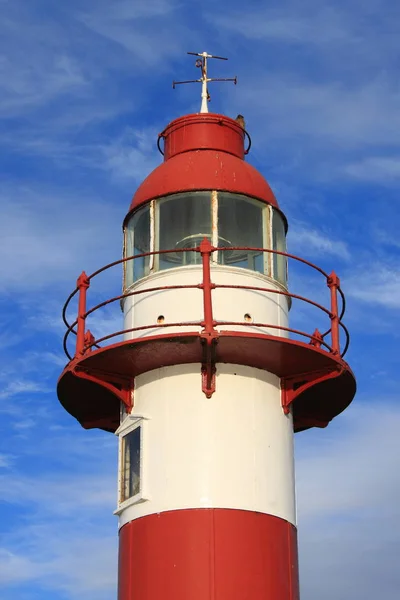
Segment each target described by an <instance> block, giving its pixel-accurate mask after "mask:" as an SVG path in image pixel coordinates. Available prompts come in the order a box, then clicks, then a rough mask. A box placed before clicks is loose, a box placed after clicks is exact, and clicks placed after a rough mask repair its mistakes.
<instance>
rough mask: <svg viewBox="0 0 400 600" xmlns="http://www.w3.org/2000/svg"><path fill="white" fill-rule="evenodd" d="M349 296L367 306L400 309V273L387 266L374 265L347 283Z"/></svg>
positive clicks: (394, 268) (355, 275)
mask: <svg viewBox="0 0 400 600" xmlns="http://www.w3.org/2000/svg"><path fill="white" fill-rule="evenodd" d="M346 290H347V294H348V295H349V296H352V297H353V298H356V299H357V300H360V301H361V302H365V303H366V304H370V305H375V306H382V307H385V308H390V309H398V308H399V307H400V271H399V270H398V269H397V268H396V267H393V269H390V268H389V267H388V265H387V264H372V265H371V266H370V268H368V270H366V271H365V272H361V273H358V274H354V276H353V277H351V279H349V281H347V282H346Z"/></svg>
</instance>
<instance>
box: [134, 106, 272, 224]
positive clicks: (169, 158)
mask: <svg viewBox="0 0 400 600" xmlns="http://www.w3.org/2000/svg"><path fill="white" fill-rule="evenodd" d="M246 135H247V134H246V132H245V131H244V130H243V128H242V127H241V126H240V124H239V123H237V122H236V121H235V120H234V119H230V118H229V117H226V116H224V115H218V114H212V113H207V114H193V115H186V116H184V117H181V118H179V119H176V120H175V121H172V122H171V123H170V124H169V125H168V126H167V127H166V129H165V130H164V131H163V132H162V133H161V134H160V138H159V139H163V140H164V163H163V164H161V165H159V166H158V167H157V168H156V169H154V171H152V172H151V173H150V175H149V176H148V177H147V178H146V179H145V180H144V181H143V182H142V184H141V185H140V186H139V187H138V189H137V190H136V193H135V195H134V196H133V199H132V203H131V206H130V209H129V213H128V215H127V217H126V218H128V216H129V215H130V213H131V212H132V210H134V209H136V208H138V207H139V206H140V205H142V204H144V203H146V202H149V201H150V200H152V199H154V198H159V197H162V196H167V195H169V194H174V193H178V192H185V191H194V190H196V191H198V190H225V191H229V192H232V193H238V194H244V195H246V196H250V197H252V198H257V199H259V200H262V201H264V202H266V203H267V204H271V205H272V206H275V207H276V208H278V209H279V206H278V203H277V200H276V198H275V196H274V194H273V192H272V190H271V188H270V186H269V185H268V183H267V181H266V180H265V179H264V177H263V176H262V175H261V173H259V172H258V171H257V170H256V169H255V168H254V167H252V166H251V165H249V164H248V163H246V162H245V161H244V160H243V158H244V155H245V152H246V151H245V148H244V139H245V136H246Z"/></svg>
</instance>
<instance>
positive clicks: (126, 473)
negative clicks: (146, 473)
mask: <svg viewBox="0 0 400 600" xmlns="http://www.w3.org/2000/svg"><path fill="white" fill-rule="evenodd" d="M141 445H142V428H141V426H140V425H138V426H137V427H135V429H132V430H131V431H129V432H128V433H126V434H125V435H123V436H122V437H121V464H120V478H121V483H120V502H121V503H122V502H125V500H128V499H129V498H133V497H134V496H137V495H138V494H140V492H141V483H142V482H141Z"/></svg>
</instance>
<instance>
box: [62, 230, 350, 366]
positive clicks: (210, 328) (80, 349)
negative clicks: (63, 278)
mask: <svg viewBox="0 0 400 600" xmlns="http://www.w3.org/2000/svg"><path fill="white" fill-rule="evenodd" d="M228 250H229V251H233V250H240V251H249V252H253V253H270V254H276V255H280V256H284V257H286V258H289V259H293V260H295V261H298V262H300V263H303V264H304V265H306V266H308V267H311V268H312V269H314V270H316V271H317V272H319V273H320V274H321V275H323V277H324V278H325V280H326V284H327V286H328V287H329V289H330V307H329V308H326V307H324V306H322V305H321V304H319V303H317V302H315V301H314V300H311V299H309V298H306V297H304V296H301V295H299V294H293V293H291V292H289V291H287V290H285V289H280V288H279V289H276V288H272V287H262V286H246V285H233V284H232V285H229V284H215V283H213V282H212V281H211V261H212V258H211V257H212V255H213V252H224V251H228ZM179 252H197V253H200V255H201V260H202V281H201V283H198V284H194V285H193V284H192V285H168V286H155V287H151V288H146V289H142V290H129V291H127V292H124V293H122V294H120V295H118V296H114V297H112V298H109V299H107V300H105V301H103V302H101V303H99V304H97V305H96V306H93V307H91V308H90V309H89V310H87V306H86V304H87V291H88V289H89V287H90V282H91V281H92V279H94V278H95V277H96V276H98V275H99V274H101V273H103V272H104V271H106V270H108V269H110V268H112V267H114V266H117V265H120V264H124V263H126V262H128V261H133V260H136V259H138V258H143V257H147V256H152V255H161V254H169V253H175V254H176V253H179ZM176 289H199V290H202V292H203V319H202V320H201V321H187V322H179V323H154V324H149V325H143V326H140V327H133V328H129V329H123V330H120V331H117V332H114V333H111V334H109V335H106V336H103V337H101V338H98V339H95V338H94V337H93V335H92V334H91V332H90V331H89V330H86V319H87V317H88V316H89V315H91V314H93V313H94V312H95V311H97V310H99V309H100V308H102V307H104V306H107V305H109V304H111V303H113V302H118V301H121V300H122V299H124V298H127V297H129V296H136V295H140V294H148V293H151V292H156V291H166V290H176ZM215 289H243V290H249V291H259V292H265V293H268V294H277V295H283V296H287V297H288V298H291V299H296V300H300V301H303V302H305V303H307V304H309V305H311V306H314V307H315V308H318V309H320V310H321V311H322V312H323V313H325V314H326V315H327V316H328V317H329V319H330V327H329V328H328V329H327V330H326V331H325V332H324V333H323V334H321V333H320V332H319V331H318V330H315V331H314V333H313V334H310V333H307V332H303V331H300V330H297V329H291V328H289V327H283V326H280V325H274V324H270V323H254V322H251V323H248V322H235V321H215V320H214V317H213V304H212V291H213V290H215ZM76 294H79V296H78V315H77V318H76V320H75V321H74V322H73V323H71V324H70V323H69V322H68V320H67V310H68V307H69V305H70V303H71V301H72V299H73V298H74V296H75V295H76ZM338 294H339V295H340V297H341V309H340V312H339V302H338ZM345 307H346V302H345V296H344V294H343V291H342V290H341V287H340V280H339V278H338V277H337V275H336V274H335V273H334V272H332V273H331V274H330V275H328V274H327V273H326V272H325V271H323V269H321V268H320V267H318V266H316V265H314V264H313V263H311V262H309V261H307V260H305V259H303V258H300V257H297V256H295V255H293V254H288V253H286V252H281V251H278V250H272V249H267V248H251V247H243V246H237V247H232V246H229V247H226V248H225V247H224V248H216V247H214V246H212V245H211V243H210V241H209V240H208V239H207V238H205V239H204V240H203V241H202V243H201V244H200V246H198V247H196V248H179V249H177V248H174V249H172V250H160V251H158V252H146V253H142V254H137V255H134V256H129V257H126V258H122V259H120V260H117V261H114V262H112V263H110V264H108V265H106V266H104V267H101V268H100V269H98V270H97V271H95V272H94V273H92V274H91V275H89V276H88V275H86V273H85V272H83V273H82V274H81V275H80V276H79V278H78V280H77V287H76V288H75V290H74V291H73V292H72V293H71V294H70V295H69V297H68V298H67V301H66V303H65V305H64V308H63V313H62V316H63V321H64V323H65V325H66V327H67V331H66V333H65V335H64V340H63V347H64V351H65V353H66V355H67V357H68V358H69V359H70V360H71V359H72V356H71V354H70V353H69V351H68V347H67V343H68V339H69V336H70V334H71V333H72V334H74V335H76V348H75V354H74V355H75V357H76V358H77V357H79V356H82V355H83V354H85V352H87V351H90V350H92V349H93V347H97V348H99V347H100V346H99V344H101V343H102V342H105V341H108V340H110V339H112V338H114V337H118V336H121V335H124V334H127V333H133V332H136V331H145V330H149V329H164V328H167V327H179V326H180V327H188V326H191V327H202V328H203V329H202V332H203V335H204V334H206V335H207V336H212V337H213V336H215V335H218V331H217V330H216V329H215V328H216V327H219V326H223V325H229V326H240V327H243V326H247V327H252V328H254V327H259V328H269V329H276V330H280V331H285V332H288V333H293V334H295V335H299V336H303V337H305V338H307V339H308V340H309V343H311V344H313V345H315V346H316V347H321V346H323V347H324V348H325V349H326V350H327V351H328V352H330V353H332V354H335V355H339V356H341V357H343V356H344V355H345V354H346V352H347V349H348V347H349V342H350V335H349V332H348V330H347V328H346V326H345V325H344V324H343V322H342V319H343V316H344V313H345ZM340 329H342V331H343V332H344V335H345V344H344V347H343V349H342V351H341V349H340ZM329 333H330V334H331V344H328V343H327V342H326V341H325V338H326V336H327V335H329Z"/></svg>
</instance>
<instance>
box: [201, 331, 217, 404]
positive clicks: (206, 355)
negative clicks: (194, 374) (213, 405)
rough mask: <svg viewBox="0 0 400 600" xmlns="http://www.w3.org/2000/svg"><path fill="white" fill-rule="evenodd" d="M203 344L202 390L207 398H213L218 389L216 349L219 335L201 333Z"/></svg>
mask: <svg viewBox="0 0 400 600" xmlns="http://www.w3.org/2000/svg"><path fill="white" fill-rule="evenodd" d="M201 337H202V340H201V341H202V344H203V361H202V364H201V390H202V392H203V393H204V394H205V396H206V398H211V396H212V395H213V393H214V392H215V390H216V382H215V374H216V372H217V369H216V366H215V363H216V357H215V351H216V345H217V343H218V337H217V335H209V334H204V333H203V334H201Z"/></svg>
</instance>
